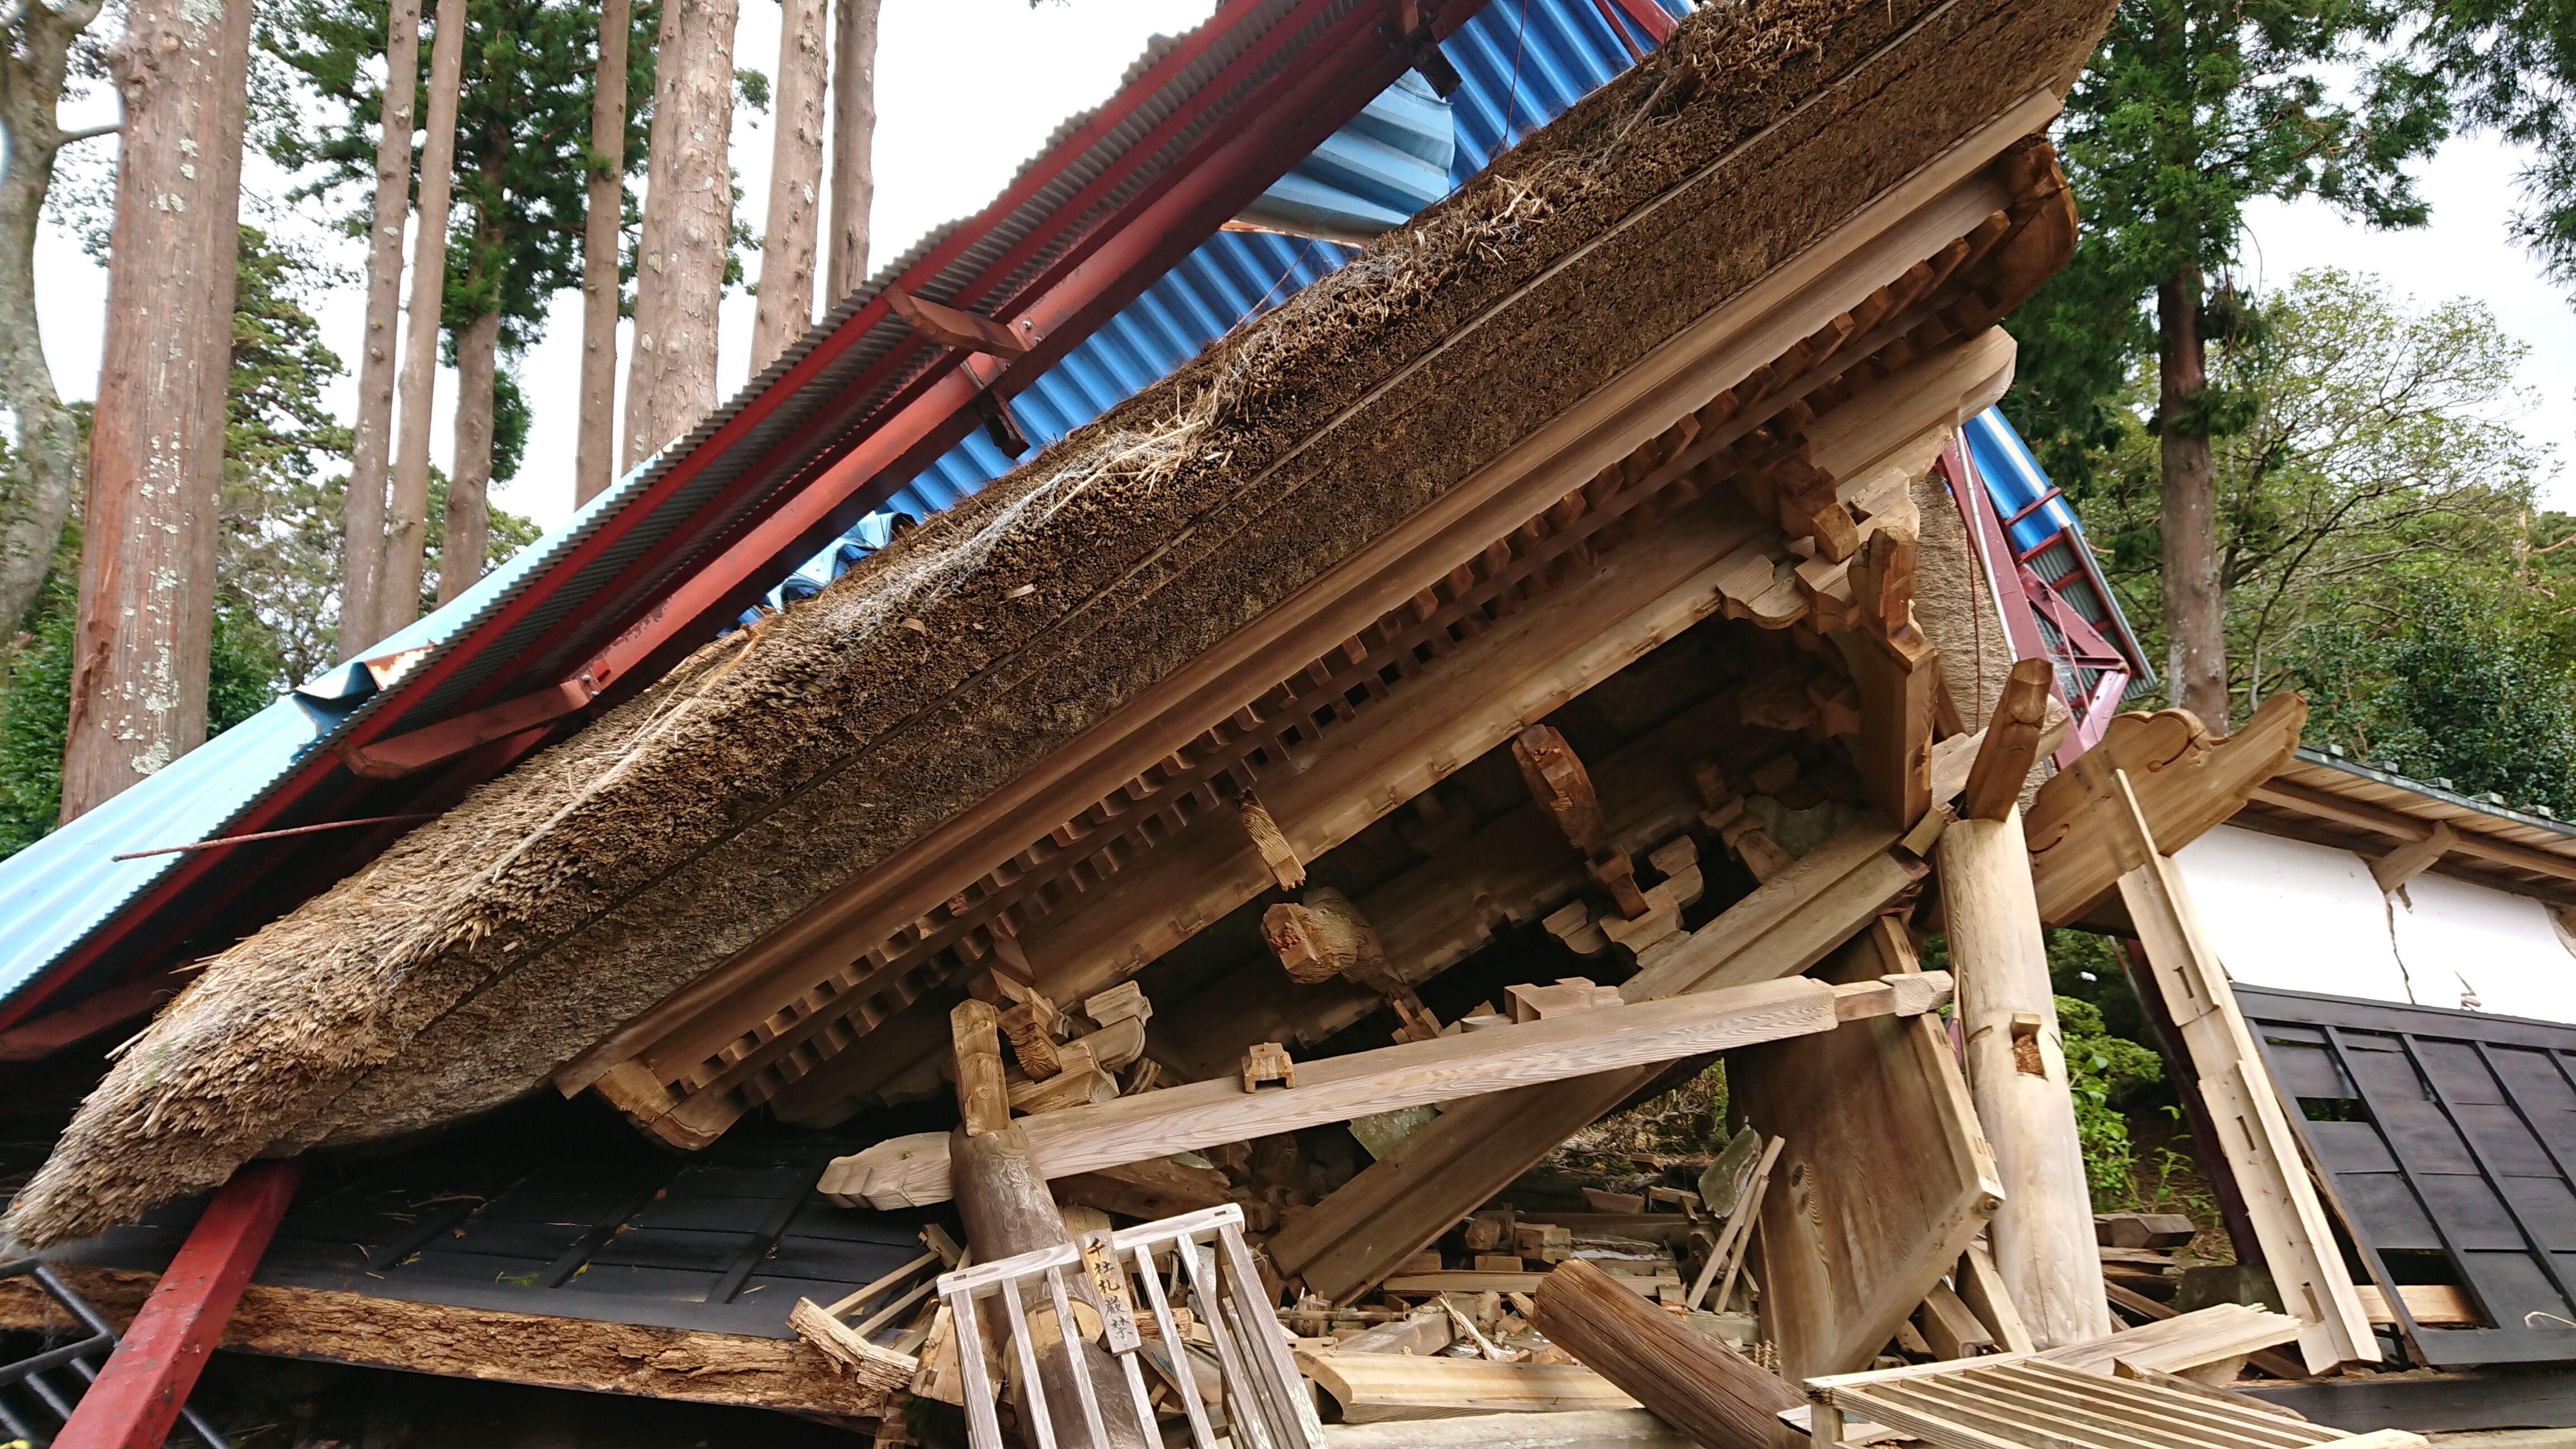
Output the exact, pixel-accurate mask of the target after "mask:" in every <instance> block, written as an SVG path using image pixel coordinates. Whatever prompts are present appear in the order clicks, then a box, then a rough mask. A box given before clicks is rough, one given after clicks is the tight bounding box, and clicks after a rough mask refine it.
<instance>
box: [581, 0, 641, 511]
mask: <svg viewBox="0 0 2576 1449" xmlns="http://www.w3.org/2000/svg"><path fill="white" fill-rule="evenodd" d="M633 16H634V6H633V3H632V0H601V4H600V7H599V71H598V74H597V77H596V79H594V80H593V81H592V90H591V99H590V155H591V165H590V205H589V215H588V216H587V217H586V218H585V219H584V221H583V223H582V239H581V428H580V432H579V435H578V437H577V438H576V440H575V442H574V445H573V462H572V500H573V503H574V505H575V506H576V507H577V506H579V505H581V504H584V503H588V502H589V501H590V500H592V499H593V498H596V497H598V496H599V495H600V494H601V493H603V492H605V491H607V488H608V485H609V484H610V483H612V482H614V481H615V478H614V476H613V475H614V474H615V471H616V466H617V304H618V300H619V282H618V278H617V263H618V248H619V246H620V245H621V241H622V238H623V237H624V235H625V231H624V228H625V221H626V39H627V33H628V32H629V31H630V30H632V29H633V28H634V19H633Z"/></svg>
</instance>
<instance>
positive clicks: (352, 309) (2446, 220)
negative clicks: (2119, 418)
mask: <svg viewBox="0 0 2576 1449" xmlns="http://www.w3.org/2000/svg"><path fill="white" fill-rule="evenodd" d="M1495 3H1497V4H1508V3H1511V0H1495ZM1209 10H1210V4H1209V0H1079V3H1075V4H1066V3H1052V0H1051V3H1046V4H1041V5H1038V6H1036V7H1034V8H1033V7H1031V6H1030V5H1029V4H1028V3H1027V0H886V5H885V12H884V21H883V33H882V36H881V39H880V43H879V49H878V55H877V108H878V128H877V141H876V148H875V160H876V183H877V193H876V207H875V216H874V218H873V229H874V237H875V248H874V257H873V258H872V262H871V265H872V266H873V264H874V262H875V261H881V260H883V259H884V258H886V257H888V256H891V255H894V254H896V253H897V252H899V251H900V250H901V249H902V248H904V247H906V246H909V245H910V244H911V243H912V242H913V240H914V239H916V238H917V237H919V236H921V235H922V234H923V233H924V232H926V231H928V230H929V229H930V228H931V227H933V226H935V225H937V224H939V223H941V222H943V221H946V220H949V219H951V218H953V217H958V216H962V215H965V214H968V213H970V212H972V211H974V210H975V209H977V208H978V207H980V206H982V205H983V204H984V203H985V202H986V201H989V200H990V199H991V198H992V197H993V195H994V194H995V193H996V192H998V191H999V190H1000V189H1001V187H1002V185H1003V183H1004V182H1005V181H1007V180H1008V178H1009V176H1010V174H1011V172H1012V171H1013V170H1014V169H1016V168H1017V167H1018V166H1019V164H1020V163H1021V162H1022V161H1025V160H1026V159H1028V157H1029V156H1030V155H1031V154H1032V153H1033V152H1035V151H1036V149H1037V148H1038V146H1039V144H1040V143H1041V142H1042V141H1043V140H1044V139H1045V138H1046V136H1047V133H1048V132H1049V131H1050V130H1052V129H1053V128H1054V126H1055V125H1056V123H1057V122H1058V121H1060V120H1062V119H1063V118H1065V117H1066V116H1068V115H1070V114H1072V113H1073V112H1075V111H1078V110H1081V109H1084V108H1086V107H1089V106H1092V105H1096V104H1098V103H1099V102H1100V101H1102V100H1104V99H1106V98H1107V97H1108V96H1109V94H1110V93H1111V91H1113V90H1114V89H1115V88H1116V86H1117V83H1118V78H1119V76H1120V75H1121V74H1122V73H1123V72H1124V71H1125V69H1126V68H1127V66H1128V64H1129V63H1130V62H1132V61H1133V60H1135V58H1136V57H1137V55H1138V54H1139V53H1140V52H1141V51H1142V49H1143V48H1144V45H1145V42H1146V39H1147V38H1148V37H1149V36H1151V35H1153V34H1155V33H1157V32H1161V33H1175V32H1178V31H1180V30H1184V29H1187V28H1188V27H1190V26H1192V25H1195V24H1197V23H1198V22H1199V21H1200V20H1202V19H1204V18H1205V17H1206V15H1207V14H1208V12H1209ZM734 58H735V63H736V64H737V65H740V66H746V67H750V68H754V69H757V70H760V71H763V72H766V73H774V72H775V70H776V68H777V60H778V6H777V5H776V3H774V0H742V21H741V26H740V29H739V30H738V31H737V34H736V44H735V52H734ZM967 74H971V75H972V76H973V77H974V78H975V83H974V84H972V85H971V86H964V87H961V85H960V79H961V76H964V75H967ZM111 114H112V112H110V111H109V110H107V109H105V108H104V103H103V102H99V101H93V102H91V103H89V104H88V105H85V106H82V107H77V108H67V116H66V119H67V121H68V122H69V123H71V124H88V123H90V122H91V121H93V120H95V119H100V118H104V117H107V116H110V115H111ZM771 144H772V138H771V130H770V126H769V118H768V117H766V116H756V115H751V114H749V113H743V114H741V115H738V116H737V118H736V121H735V128H734V151H733V164H734V167H735V169H736V171H738V172H739V173H740V176H741V180H742V187H743V206H744V213H745V214H744V218H743V219H744V221H745V222H746V223H747V224H748V225H749V226H750V227H752V228H753V229H754V230H755V231H756V230H757V229H758V228H759V226H760V224H761V222H762V219H763V218H762V210H763V207H764V204H765V198H766V193H767V185H768V178H769V154H770V146H771ZM88 145H89V146H90V147H91V148H93V149H95V150H97V151H98V152H99V153H100V154H99V155H98V156H96V157H94V158H92V159H90V160H89V161H88V162H87V163H86V164H88V165H90V166H94V167H95V166H104V165H105V164H107V159H108V157H107V153H108V149H109V146H110V143H105V142H92V143H88ZM2515 168H2516V158H2515V157H2514V156H2513V155H2512V154H2510V153H2508V152H2507V151H2506V150H2505V149H2504V148H2502V147H2500V146H2497V145H2495V144H2493V143H2491V142H2487V141H2484V140H2481V139H2477V138H2471V139H2469V140H2465V141H2457V142H2454V143H2452V145H2451V146H2450V148H2449V149H2448V150H2446V151H2445V152H2444V153H2443V154H2442V155H2441V156H2440V157H2439V158H2438V159H2437V160H2436V161H2435V162H2434V163H2433V164H2432V165H2431V166H2429V167H2427V168H2426V169H2425V176H2424V189H2425V192H2426V194H2427V196H2428V197H2429V199H2430V200H2431V201H2432V203H2433V224H2432V225H2431V226H2430V227H2429V228H2426V229H2424V230H2421V231H2416V232H2409V233H2398V234H2394V235H2390V234H2382V233H2373V232H2370V231H2367V230H2365V229H2363V228H2360V227H2356V226H2352V225H2350V224H2348V223H2345V222H2343V221H2341V220H2340V219H2339V218H2337V217H2336V216H2335V215H2334V214H2333V213H2332V212H2331V211H2329V210H2328V209H2327V208H2324V207H2322V206H2318V205H2314V204H2306V203H2303V204H2300V205H2296V206H2280V205H2274V204H2263V205H2258V206H2257V207H2256V209H2255V211H2254V213H2253V228H2252V238H2251V244H2250V246H2249V250H2248V255H2247V260H2248V263H2249V270H2250V271H2251V272H2252V279H2253V280H2254V281H2255V282H2256V283H2257V284H2258V285H2260V286H2266V287H2268V286H2277V285H2280V284H2283V283H2286V282H2287V281H2288V280H2289V279H2290V277H2291V276H2292V275H2294V274H2295V273H2297V272H2298V271H2300V270H2302V269H2304V268H2308V267H2314V266H2328V265H2331V266H2339V267H2344V268H2348V269H2351V270H2355V271H2364V272H2372V273H2376V274H2378V275H2379V276H2381V277H2383V278H2384V279H2386V280H2387V281H2388V282H2389V283H2390V284H2391V285H2392V286H2393V287H2394V288H2395V289H2396V290H2397V291H2398V292H2400V293H2401V294H2411V295H2413V296H2414V297H2415V298H2416V299H2417V300H2418V301H2419V302H2422V303H2426V304H2430V303H2432V302H2436V301H2440V300H2445V299H2447V298H2449V297H2453V296H2459V295H2467V296H2470V297H2474V298H2477V299H2479V300H2481V301H2484V302H2485V303H2487V305H2488V306H2489V307H2491V308H2492V309H2493V310H2494V311H2495V313H2496V315H2497V317H2498V319H2499V320H2500V321H2501V322H2502V324H2503V325H2504V327H2505V329H2506V330H2507V331H2508V332H2510V333H2512V334H2513V335H2515V336H2517V337H2519V338H2521V339H2522V340H2523V341H2524V342H2526V343H2528V344H2530V347H2531V349H2532V350H2531V356H2530V359H2529V361H2528V362H2527V364H2526V365H2525V367H2524V369H2523V374H2522V382H2523V384H2524V385H2525V386H2526V387H2527V388H2529V389H2530V390H2531V391H2532V392H2533V394H2534V400H2535V404H2536V406H2535V407H2534V410H2533V411H2532V412H2531V413H2530V414H2529V415H2527V416H2525V417H2524V418H2522V419H2521V426H2522V427H2523V429H2524V430H2525V432H2526V433H2528V434H2529V435H2530V436H2531V437H2532V438H2534V439H2535V440H2536V441H2538V442H2540V443H2542V444H2544V445H2547V446H2550V447H2551V448H2553V449H2554V450H2555V455H2556V457H2557V458H2559V459H2560V460H2562V461H2565V460H2570V459H2576V312H2571V311H2570V309H2569V306H2568V302H2567V299H2566V296H2565V295H2564V294H2563V293H2562V292H2561V291H2560V290H2559V289H2558V288H2557V287H2555V286H2553V285H2552V284H2551V283H2549V282H2548V281H2546V280H2545V279H2543V278H2542V277H2541V276H2540V275H2539V273H2538V271H2537V269H2536V268H2534V267H2533V266H2532V264H2531V263H2530V261H2529V260H2528V259H2527V258H2526V257H2525V256H2524V255H2523V254H2522V253H2521V252H2520V251H2519V250H2518V249H2517V248H2516V247H2515V246H2514V245H2513V243H2512V240H2511V239H2510V237H2509V236H2508V235H2507V230H2506V228H2507V221H2508V218H2509V216H2510V215H2511V212H2512V210H2513V205H2514V190H2513V182H2512V178H2513V173H2514V170H2515ZM247 171H248V176H247V182H246V185H247V188H248V191H249V193H250V197H249V201H248V204H247V205H246V207H245V219H247V220H252V221H255V222H263V223H264V224H267V225H269V226H270V228H271V230H273V231H276V232H279V233H282V234H287V235H293V236H300V237H303V238H305V239H307V240H309V241H310V242H311V243H312V244H314V245H315V246H317V247H319V248H321V249H323V250H324V251H326V252H327V253H329V254H330V255H332V256H334V257H336V258H338V259H339V260H341V261H342V262H343V263H344V264H345V265H346V266H347V267H348V268H349V270H350V272H351V275H352V279H353V280H352V283H351V285H349V286H347V287H344V288H341V289H339V290H337V291H335V292H333V293H332V294H330V295H329V296H327V297H325V298H323V299H321V300H320V302H319V305H318V306H317V308H316V312H317V315H318V316H319V318H320V320H321V323H322V325H323V328H324V332H325V337H326V340H327V341H328V342H329V343H330V344H331V345H332V346H333V347H334V348H336V349H338V350H339V351H340V352H341V354H342V356H343V358H344V359H350V360H354V358H355V356H356V352H357V339H358V335H359V332H360V329H361V327H362V325H363V320H364V317H363V306H364V299H363V297H362V295H361V291H360V286H359V285H358V283H357V282H356V281H355V278H356V277H357V275H358V274H359V273H360V271H361V269H362V268H363V265H364V260H365V258H364V253H363V251H362V249H361V247H360V245H359V243H357V242H355V241H349V240H343V239H340V238H338V237H335V236H333V235H331V234H330V233H329V232H327V231H326V230H324V229H323V227H322V226H321V225H319V224H318V222H317V220H316V219H315V218H313V217H311V216H309V215H305V214H301V213H300V212H299V211H298V210H297V209H292V208H284V207H280V206H277V205H275V204H274V200H273V199H274V198H277V197H278V196H280V195H281V194H282V193H283V191H284V190H285V188H286V179H285V178H284V177H282V176H280V175H279V174H278V173H277V172H276V171H275V170H274V168H271V167H268V166H267V165H265V164H264V163H263V162H261V161H259V160H258V159H257V158H253V161H252V163H251V165H250V166H249V167H248V168H247ZM362 200H363V198H357V197H354V196H353V197H352V203H353V204H356V203H357V202H359V201H362ZM263 201H268V202H269V203H270V204H268V205H263V204H262V203H263ZM406 255H408V253H406ZM36 267H37V278H38V310H39V312H40V314H41V317H42V322H43V326H44V329H45V352H46V355H47V357H48V358H49V359H50V360H51V362H52V364H53V368H54V376H55V380H56V383H57V385H58V386H59V387H60V388H61V390H62V392H63V394H64V395H65V396H67V397H73V398H86V397H90V396H93V395H95V393H96V391H97V386H98V366H99V319H100V313H101V309H102V308H103V306H104V305H105V300H106V290H107V288H106V275H105V273H104V272H103V271H101V270H100V269H99V268H98V267H97V266H96V265H95V264H93V263H92V262H91V261H90V259H89V258H88V257H86V256H84V255H83V254H82V253H81V251H80V249H79V247H78V245H77V243H76V242H75V241H74V240H73V239H72V238H71V237H70V236H69V235H67V234H66V233H64V232H62V231H61V230H59V229H57V228H54V227H52V226H48V227H47V229H46V231H45V232H44V234H43V235H42V236H41V238H40V239H39V241H38V244H37V255H36ZM746 270H748V271H750V272H751V273H752V274H754V275H755V276H756V275H757V274H758V270H759V262H758V259H757V258H756V257H755V258H753V259H752V260H751V261H750V262H749V263H748V264H747V267H746ZM752 306H753V304H752V299H751V298H749V297H747V296H740V295H736V296H733V297H729V298H728V299H727V300H726V303H725V307H724V313H723V323H724V327H723V337H722V341H721V344H720V346H719V349H718V365H717V391H718V393H719V394H720V395H721V396H728V397H729V396H731V395H732V393H733V392H734V390H735V389H737V388H739V387H740V386H741V385H742V383H743V380H744V377H745V375H746V373H747V371H748V367H749V362H750V357H749V349H750V341H751V325H752ZM580 320H581V301H580V295H579V294H578V293H576V292H566V293H563V294H562V295H561V296H559V297H558V298H557V300H556V303H555V306H554V311H553V318H552V323H551V325H550V327H549V328H548V331H547V335H546V338H545V340H544V341H543V342H542V343H540V344H539V345H538V346H537V347H535V348H534V349H532V350H531V351H530V353H529V354H528V356H527V357H526V358H525V359H524V360H523V361H522V363H521V366H520V381H521V386H522V388H523V390H524V391H525V393H526V395H527V398H528V401H529V404H530V406H531V409H532V411H533V413H534V426H533V429H532V431H531V434H530V437H529V440H528V451H527V459H526V462H525V464H524V465H523V466H522V468H521V470H520V473H519V476H518V477H517V478H516V479H515V480H513V481H511V482H510V483H508V484H506V485H503V486H501V487H500V488H498V489H496V490H495V494H494V501H495V502H496V503H497V504H498V505H499V506H501V507H503V508H507V509H510V510H512V511H515V512H519V513H524V514H528V515H531V516H533V517H534V518H536V519H537V521H538V522H539V523H541V524H544V525H546V526H549V527H550V526H552V525H554V524H556V523H559V522H561V521H562V520H563V519H564V518H565V517H566V516H567V515H569V514H570V512H571V510H572V478H571V467H572V453H573V435H574V422H575V410H576V397H577V382H578V376H579V371H580V366H579V336H578V334H579V331H580ZM631 333H632V328H631V327H628V328H625V329H621V335H620V338H619V346H620V350H621V354H622V352H623V349H624V348H625V346H626V344H627V341H628V338H629V336H631ZM623 371H624V369H623V367H622V366H621V368H620V373H621V380H622V374H623ZM454 396H455V379H454V377H453V375H452V374H445V373H443V374H441V378H440V393H439V400H438V409H437V414H436V419H435V424H434V427H433V429H432V436H433V437H434V438H435V439H436V442H435V444H434V451H435V454H436V457H437V459H438V462H439V465H440V466H441V467H445V466H447V464H448V460H449V455H450V443H451V438H452V432H451V423H450V420H449V419H450V413H451V409H452V407H453V401H454ZM332 401H333V403H334V405H335V406H336V407H337V408H338V409H339V410H340V412H341V414H342V415H343V416H347V415H349V414H350V413H351V412H352V411H353V410H354V406H355V389H354V387H353V386H352V385H351V384H350V383H349V382H348V381H347V380H345V379H344V380H343V381H342V383H341V384H340V385H339V387H338V388H337V389H336V390H335V391H334V392H333V394H332ZM2549 491H2550V494H2551V496H2552V499H2553V502H2555V504H2556V505H2557V506H2559V507H2576V480H2571V479H2569V478H2568V477H2566V476H2564V475H2562V476H2561V477H2560V478H2559V479H2558V480H2557V481H2556V482H2555V484H2554V486H2553V487H2551V489H2550V490H2549Z"/></svg>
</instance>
